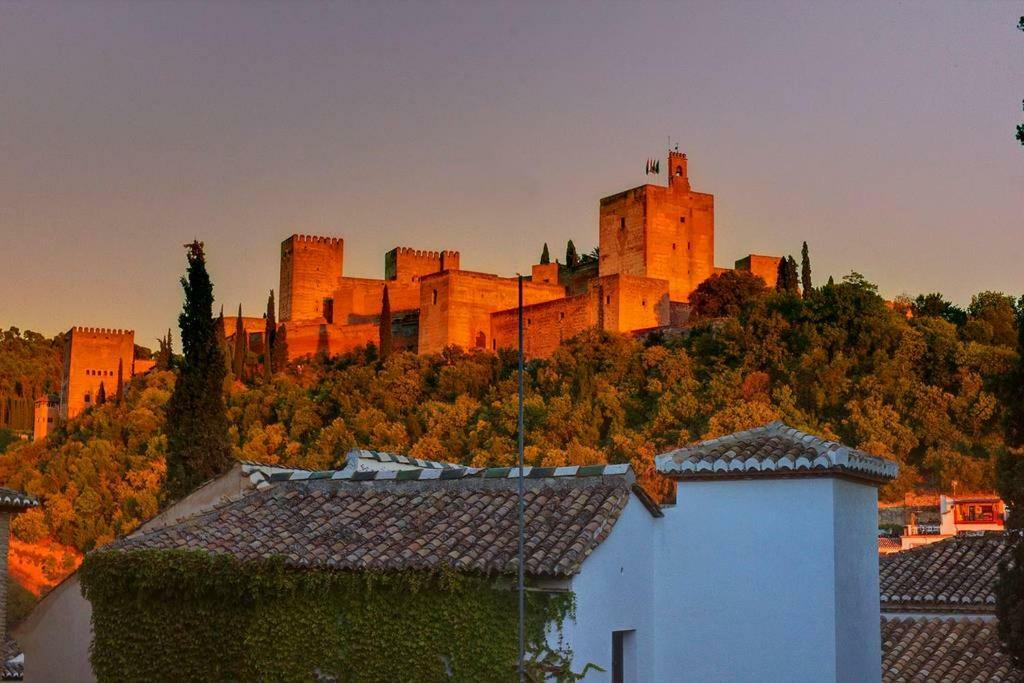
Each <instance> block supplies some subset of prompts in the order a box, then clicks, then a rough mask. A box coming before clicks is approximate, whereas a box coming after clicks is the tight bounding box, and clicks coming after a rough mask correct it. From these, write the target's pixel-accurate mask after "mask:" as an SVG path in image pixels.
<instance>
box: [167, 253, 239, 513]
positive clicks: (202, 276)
mask: <svg viewBox="0 0 1024 683" xmlns="http://www.w3.org/2000/svg"><path fill="white" fill-rule="evenodd" d="M185 247H186V249H187V250H188V253H187V259H188V270H187V272H186V275H185V277H182V278H181V286H182V288H183V289H184V293H185V303H184V306H183V309H182V312H181V315H179V316H178V325H179V327H180V328H181V347H182V351H183V360H182V362H181V368H180V370H179V372H178V377H177V381H176V382H175V384H174V392H173V393H172V394H171V398H170V400H169V401H168V402H167V409H166V410H167V421H166V425H165V427H164V432H165V433H166V435H167V480H166V483H165V491H166V495H167V496H168V497H169V498H171V499H172V500H173V499H177V498H180V497H182V496H184V495H186V494H188V493H190V492H191V491H192V490H193V489H194V488H196V486H198V485H199V484H201V483H203V482H205V481H207V480H209V479H212V478H213V477H215V476H217V475H219V474H221V473H222V472H224V471H226V470H227V469H228V468H229V467H230V466H231V461H232V456H231V443H230V440H229V435H228V415H227V408H226V407H225V405H224V377H225V375H226V373H227V369H226V367H225V365H224V354H223V353H222V352H221V348H220V345H219V344H218V342H217V329H216V326H215V323H214V319H213V283H212V282H210V276H209V273H207V272H206V256H205V254H204V253H203V243H202V242H199V241H195V242H192V243H191V244H188V245H185Z"/></svg>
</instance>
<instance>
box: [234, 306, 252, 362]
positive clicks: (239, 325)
mask: <svg viewBox="0 0 1024 683" xmlns="http://www.w3.org/2000/svg"><path fill="white" fill-rule="evenodd" d="M234 341H235V344H234V348H233V349H232V351H231V373H232V374H233V375H234V376H235V379H237V380H239V381H244V380H245V360H246V356H247V355H248V344H247V342H248V341H249V340H248V339H247V335H246V333H245V324H244V323H243V322H242V304H238V317H237V318H235V339H234Z"/></svg>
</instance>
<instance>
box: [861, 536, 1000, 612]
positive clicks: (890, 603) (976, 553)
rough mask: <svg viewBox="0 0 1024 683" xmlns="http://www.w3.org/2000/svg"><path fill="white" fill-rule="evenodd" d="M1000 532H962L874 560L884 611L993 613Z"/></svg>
mask: <svg viewBox="0 0 1024 683" xmlns="http://www.w3.org/2000/svg"><path fill="white" fill-rule="evenodd" d="M1006 549H1007V546H1006V541H1005V535H1004V534H1003V533H1002V532H987V533H985V534H981V535H977V536H973V535H971V536H969V535H966V534H961V535H959V536H954V537H953V538H948V539H946V540H944V541H938V542H936V543H930V544H928V545H923V546H919V547H917V548H911V549H910V550H904V551H902V552H899V553H892V554H891V555H883V556H881V557H880V558H879V583H880V587H881V599H882V609H883V610H894V611H905V610H907V609H926V610H936V611H939V610H941V611H944V612H992V611H993V610H994V609H995V600H996V598H995V582H996V577H997V576H998V573H999V562H1000V560H1002V558H1003V556H1004V554H1005V553H1006Z"/></svg>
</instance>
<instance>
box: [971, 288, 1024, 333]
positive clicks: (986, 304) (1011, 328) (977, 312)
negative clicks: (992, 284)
mask: <svg viewBox="0 0 1024 683" xmlns="http://www.w3.org/2000/svg"><path fill="white" fill-rule="evenodd" d="M967 315H968V321H967V324H968V326H970V327H971V328H972V331H970V332H968V331H967V330H966V329H965V336H967V337H968V338H969V339H971V340H973V341H980V342H984V343H992V344H1000V345H1002V346H1010V347H1012V346H1015V345H1016V344H1017V320H1016V318H1017V312H1016V310H1015V307H1014V300H1013V297H1011V296H1008V295H1006V294H1003V293H1002V292H980V293H978V294H975V295H974V296H973V297H971V304H970V306H968V307H967ZM972 323H974V324H973V325H972Z"/></svg>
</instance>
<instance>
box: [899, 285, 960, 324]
mask: <svg viewBox="0 0 1024 683" xmlns="http://www.w3.org/2000/svg"><path fill="white" fill-rule="evenodd" d="M910 310H911V311H912V312H913V314H914V317H915V318H923V317H926V316H931V317H935V318H942V319H943V320H945V321H946V322H950V323H953V324H954V325H956V326H957V327H962V326H963V325H964V323H966V322H967V311H965V310H964V309H962V308H960V307H959V306H956V305H954V304H953V303H951V302H949V301H946V299H945V298H944V297H943V296H942V295H941V294H939V293H938V292H932V293H931V294H918V295H917V298H915V299H914V303H913V305H912V306H911V307H910Z"/></svg>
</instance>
